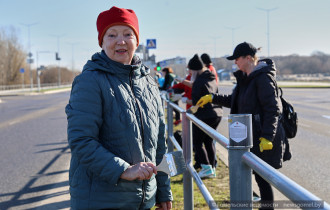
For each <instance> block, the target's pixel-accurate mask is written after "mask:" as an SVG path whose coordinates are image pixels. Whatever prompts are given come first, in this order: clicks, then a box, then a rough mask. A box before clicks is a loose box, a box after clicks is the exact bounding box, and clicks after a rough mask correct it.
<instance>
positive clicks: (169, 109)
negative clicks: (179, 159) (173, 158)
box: [167, 101, 174, 152]
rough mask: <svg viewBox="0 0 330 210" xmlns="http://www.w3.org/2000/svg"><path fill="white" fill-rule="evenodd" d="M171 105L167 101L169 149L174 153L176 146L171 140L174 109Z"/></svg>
mask: <svg viewBox="0 0 330 210" xmlns="http://www.w3.org/2000/svg"><path fill="white" fill-rule="evenodd" d="M170 103H171V102H170V101H167V126H168V127H167V148H168V152H173V150H174V145H173V143H172V141H171V139H170V136H171V135H173V107H172V106H171V105H170Z"/></svg>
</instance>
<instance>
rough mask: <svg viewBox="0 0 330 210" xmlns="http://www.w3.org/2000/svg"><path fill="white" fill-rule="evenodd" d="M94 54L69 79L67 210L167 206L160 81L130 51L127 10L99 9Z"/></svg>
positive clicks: (133, 30) (133, 42)
mask: <svg viewBox="0 0 330 210" xmlns="http://www.w3.org/2000/svg"><path fill="white" fill-rule="evenodd" d="M97 30H98V34H99V35H98V39H99V45H100V47H101V48H102V51H101V52H100V53H96V54H94V55H93V56H92V59H91V60H89V61H88V62H87V63H86V65H85V66H84V69H83V72H82V73H81V74H80V75H79V76H77V77H76V78H75V80H74V82H73V84H72V91H71V96H70V101H69V104H68V105H67V106H66V110H65V111H66V114H67V119H68V141H69V145H70V148H71V154H72V157H71V164H70V174H69V182H70V194H71V208H72V209H150V208H152V207H153V206H154V205H155V204H156V205H157V206H159V207H162V208H163V209H171V207H172V203H171V200H172V193H171V189H170V179H169V176H168V175H167V174H165V173H162V172H159V173H157V169H156V165H158V164H159V163H160V162H161V159H162V157H163V155H164V154H165V153H166V149H167V148H166V142H165V123H164V113H163V110H162V104H161V99H160V96H159V91H158V86H157V84H156V83H155V82H154V80H153V79H152V77H150V76H149V73H150V70H149V69H148V68H147V67H146V66H144V65H143V64H142V63H141V61H140V59H139V58H138V57H137V56H135V55H134V53H135V50H136V49H137V46H138V45H139V27H138V19H137V17H136V15H135V13H134V11H133V10H130V9H122V8H117V7H112V8H111V9H109V10H106V11H104V12H102V13H100V14H99V16H98V19H97Z"/></svg>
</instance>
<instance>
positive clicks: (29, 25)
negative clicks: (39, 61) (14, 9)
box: [21, 23, 37, 91]
mask: <svg viewBox="0 0 330 210" xmlns="http://www.w3.org/2000/svg"><path fill="white" fill-rule="evenodd" d="M21 24H22V25H23V26H26V27H27V28H28V41H29V44H28V45H29V46H28V48H29V54H28V57H29V58H28V60H27V61H28V63H29V71H30V85H31V91H32V89H33V76H32V71H31V63H33V59H32V53H31V39H30V27H31V26H33V25H36V24H37V23H31V24H23V23H21Z"/></svg>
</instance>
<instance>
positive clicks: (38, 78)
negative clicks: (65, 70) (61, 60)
mask: <svg viewBox="0 0 330 210" xmlns="http://www.w3.org/2000/svg"><path fill="white" fill-rule="evenodd" d="M40 53H50V51H37V61H36V62H37V83H38V92H40V90H41V85H40V71H41V70H44V69H45V66H42V65H41V66H40V67H38V65H39V63H38V61H39V54H40Z"/></svg>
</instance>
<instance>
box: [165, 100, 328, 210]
mask: <svg viewBox="0 0 330 210" xmlns="http://www.w3.org/2000/svg"><path fill="white" fill-rule="evenodd" d="M162 99H163V100H165V101H166V102H167V108H168V109H169V110H168V112H167V113H168V115H170V116H168V119H171V120H168V121H167V127H170V126H172V125H173V122H172V121H173V108H174V109H175V110H177V111H179V112H180V113H181V114H182V116H183V117H185V118H187V119H188V120H189V121H190V122H193V123H194V124H195V125H196V126H198V127H199V128H200V129H201V130H203V131H204V132H205V133H206V134H208V135H209V136H210V137H211V138H213V139H214V140H216V141H217V142H218V143H219V144H220V145H221V146H223V147H225V148H226V149H228V145H229V140H228V139H227V138H226V137H225V136H223V135H221V134H220V133H219V132H217V131H216V130H215V129H213V128H211V127H210V126H208V125H207V124H205V123H204V122H202V121H201V120H199V119H198V118H196V117H195V116H194V115H193V114H190V113H187V112H186V110H184V109H182V108H181V107H179V106H178V105H176V104H174V103H172V102H170V101H169V100H168V99H167V98H166V97H164V96H162ZM170 123H171V124H172V125H171V124H170ZM172 128H173V127H172ZM171 130H172V133H168V136H169V139H170V140H171V143H172V142H173V144H174V146H175V147H176V148H177V149H179V150H182V148H181V147H180V146H179V144H178V143H177V141H176V139H175V138H174V136H173V129H171ZM182 135H183V136H182V139H183V140H184V139H185V138H184V135H185V133H184V132H182ZM191 139H192V138H191V137H190V139H189V141H191ZM190 143H191V142H190ZM182 144H187V142H182ZM183 149H185V148H183ZM184 152H185V151H184ZM241 161H242V162H243V163H244V164H245V165H246V166H248V167H249V168H250V169H252V170H254V171H255V172H256V173H257V174H259V175H260V176H261V177H263V178H264V179H265V180H266V181H267V182H269V183H270V184H271V185H273V186H274V187H275V188H276V189H278V190H279V191H280V192H282V193H283V195H285V196H286V197H287V198H289V199H290V200H291V201H292V202H293V203H295V204H299V202H301V201H322V199H320V198H318V197H317V196H315V195H314V194H312V193H311V192H309V191H308V190H306V189H305V188H303V187H302V186H300V185H298V184H297V183H296V182H294V181H293V180H291V179H289V178H288V177H287V176H285V175H284V174H282V173H281V172H279V171H277V170H275V169H274V168H273V167H271V166H270V165H268V164H267V163H266V162H264V161H263V160H261V159H260V158H258V157H257V156H256V155H254V154H253V153H251V152H245V153H244V154H243V155H242V159H241ZM186 164H187V169H188V171H189V174H190V176H191V177H192V178H193V179H194V180H195V182H196V185H197V186H198V188H199V190H200V191H201V193H202V195H203V197H204V199H205V200H206V202H207V204H208V205H209V207H210V208H212V209H218V206H216V203H215V202H214V200H213V198H212V195H211V194H210V193H209V191H208V190H207V188H206V186H205V185H204V183H203V181H202V180H201V179H200V177H199V176H198V174H197V172H196V170H195V169H194V167H193V166H192V160H189V162H186ZM183 182H184V183H185V176H184V180H183ZM191 187H192V186H189V188H191ZM184 188H185V184H184ZM230 190H231V189H230ZM251 190H252V189H251ZM183 191H184V193H185V192H186V189H184V190H183ZM188 191H189V190H188ZM231 199H233V200H235V198H231ZM251 199H252V198H251ZM210 201H213V202H210ZM185 202H187V201H186V200H185ZM191 202H192V203H193V200H192V201H191ZM306 208H310V207H306ZM189 209H193V205H192V207H190V208H189ZM251 209H252V207H251ZM303 209H304V208H303ZM319 209H328V210H329V209H330V205H329V204H328V203H326V202H325V201H323V207H322V208H319Z"/></svg>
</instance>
